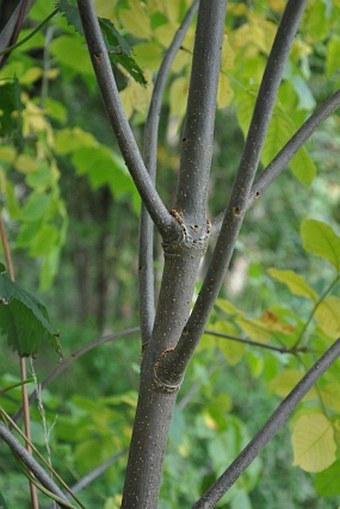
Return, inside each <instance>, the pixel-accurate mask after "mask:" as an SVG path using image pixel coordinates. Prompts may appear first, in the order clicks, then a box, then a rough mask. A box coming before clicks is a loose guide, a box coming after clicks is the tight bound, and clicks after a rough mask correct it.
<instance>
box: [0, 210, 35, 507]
mask: <svg viewBox="0 0 340 509" xmlns="http://www.w3.org/2000/svg"><path fill="white" fill-rule="evenodd" d="M0 236H1V244H2V247H3V250H4V254H5V260H6V266H7V270H8V274H9V277H10V279H11V281H14V280H15V275H14V266H13V260H12V255H11V250H10V247H9V244H8V241H7V235H6V230H5V226H4V223H3V220H2V217H1V214H0ZM19 367H20V375H21V381H22V382H24V381H25V380H27V370H26V359H25V358H24V357H21V356H19ZM21 399H22V406H23V415H24V426H25V433H26V437H27V440H26V449H27V452H28V453H30V454H32V448H31V446H30V442H31V438H32V437H31V417H30V406H29V400H28V392H27V385H26V384H25V383H23V384H22V385H21ZM28 482H29V489H30V494H31V502H32V508H33V509H38V508H39V501H38V494H37V490H36V486H35V485H34V483H32V481H31V480H29V481H28Z"/></svg>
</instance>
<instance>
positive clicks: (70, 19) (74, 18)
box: [56, 0, 84, 35]
mask: <svg viewBox="0 0 340 509" xmlns="http://www.w3.org/2000/svg"><path fill="white" fill-rule="evenodd" d="M56 8H57V9H59V10H60V12H61V14H62V15H63V16H64V17H65V18H66V21H67V23H68V24H69V25H71V26H73V28H74V29H75V30H76V31H77V32H79V33H80V34H81V35H84V32H83V25H82V24H81V20H80V16H79V11H78V7H77V3H76V0H58V1H57V2H56Z"/></svg>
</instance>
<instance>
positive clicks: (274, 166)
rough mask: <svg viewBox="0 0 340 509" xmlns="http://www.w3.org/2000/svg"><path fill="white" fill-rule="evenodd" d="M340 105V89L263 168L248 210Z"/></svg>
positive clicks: (215, 232)
mask: <svg viewBox="0 0 340 509" xmlns="http://www.w3.org/2000/svg"><path fill="white" fill-rule="evenodd" d="M339 106H340V90H337V91H336V92H335V93H334V94H333V95H331V96H330V97H329V98H328V99H326V101H325V102H324V103H322V104H321V106H319V108H318V109H317V110H316V111H315V112H314V113H313V114H312V115H311V116H310V117H309V118H308V119H307V120H306V122H304V123H303V124H302V126H301V127H300V128H299V129H298V130H297V131H296V133H295V134H294V136H292V138H291V139H290V140H289V141H288V142H287V143H286V145H285V146H284V147H283V148H282V149H281V150H280V151H279V152H278V154H277V155H276V156H275V157H274V159H273V160H272V161H271V162H270V163H269V164H268V166H267V167H266V168H265V169H264V170H263V172H262V173H261V175H260V176H259V177H258V178H257V179H256V181H255V182H254V184H253V186H252V189H251V192H250V196H249V200H248V204H247V210H248V209H249V208H250V207H252V206H253V205H254V204H255V203H256V200H257V199H258V198H260V196H261V195H262V194H263V193H264V191H266V190H267V189H268V187H269V186H270V184H271V183H272V182H273V180H274V179H275V178H276V177H278V176H279V175H280V174H281V173H282V172H283V170H284V169H285V168H286V167H287V164H288V163H289V161H290V160H291V159H292V158H293V157H294V155H295V154H296V152H297V151H298V150H299V149H300V148H301V147H302V146H303V144H304V143H305V142H306V141H307V140H308V139H309V138H310V137H311V136H312V134H314V132H315V131H316V129H317V128H318V127H319V125H320V124H321V123H322V122H323V121H324V120H326V119H327V118H328V117H329V116H330V115H332V114H333V113H334V112H335V111H336V110H337V108H339ZM224 215H225V211H223V212H222V213H221V214H219V215H218V216H217V218H216V220H215V221H214V223H213V225H212V232H211V236H212V237H217V235H218V234H219V232H220V230H221V226H222V222H223V218H224Z"/></svg>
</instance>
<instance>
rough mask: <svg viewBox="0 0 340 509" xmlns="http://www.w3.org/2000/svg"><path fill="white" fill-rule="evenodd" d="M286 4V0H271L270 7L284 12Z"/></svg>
mask: <svg viewBox="0 0 340 509" xmlns="http://www.w3.org/2000/svg"><path fill="white" fill-rule="evenodd" d="M285 6H286V1H285V0H269V7H270V8H271V9H273V11H276V12H282V11H283V9H284V8H285Z"/></svg>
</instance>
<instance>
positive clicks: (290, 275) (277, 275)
mask: <svg viewBox="0 0 340 509" xmlns="http://www.w3.org/2000/svg"><path fill="white" fill-rule="evenodd" d="M268 273H269V274H270V276H271V277H272V278H274V279H276V281H279V282H280V283H283V284H285V285H287V286H288V288H289V290H290V291H291V292H292V293H294V295H299V296H301V297H306V298H307V299H312V300H314V301H315V300H316V299H317V297H318V296H317V293H316V292H315V291H314V290H313V288H311V287H310V286H309V284H308V283H307V282H306V281H305V279H304V278H303V277H302V276H300V275H299V274H296V272H293V271H292V270H278V269H268Z"/></svg>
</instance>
